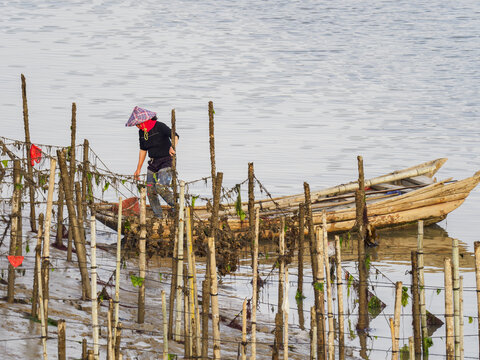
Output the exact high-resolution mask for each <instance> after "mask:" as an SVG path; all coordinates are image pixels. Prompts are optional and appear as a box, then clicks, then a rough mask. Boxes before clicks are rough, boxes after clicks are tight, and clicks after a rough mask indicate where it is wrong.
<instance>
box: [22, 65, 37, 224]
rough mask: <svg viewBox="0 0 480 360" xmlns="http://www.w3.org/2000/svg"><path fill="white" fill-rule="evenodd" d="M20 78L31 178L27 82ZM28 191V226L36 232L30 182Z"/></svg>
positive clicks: (30, 174)
mask: <svg viewBox="0 0 480 360" xmlns="http://www.w3.org/2000/svg"><path fill="white" fill-rule="evenodd" d="M21 80H22V102H23V125H24V128H25V145H26V153H27V172H28V176H29V177H30V178H33V166H32V157H31V154H30V148H31V146H32V143H31V142H30V127H29V124H28V104H27V84H26V81H25V76H24V75H23V74H21ZM28 191H29V196H30V228H31V230H32V232H37V223H36V216H35V187H34V186H33V184H32V183H29V184H28Z"/></svg>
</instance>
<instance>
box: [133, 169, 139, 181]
mask: <svg viewBox="0 0 480 360" xmlns="http://www.w3.org/2000/svg"><path fill="white" fill-rule="evenodd" d="M139 175H140V170H137V171H135V173H134V174H133V178H134V179H135V180H140V177H139Z"/></svg>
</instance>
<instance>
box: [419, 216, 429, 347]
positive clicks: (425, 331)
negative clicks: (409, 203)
mask: <svg viewBox="0 0 480 360" xmlns="http://www.w3.org/2000/svg"><path fill="white" fill-rule="evenodd" d="M417 254H418V281H419V286H420V289H419V290H420V315H421V320H422V346H423V353H424V356H425V355H426V354H427V352H428V348H427V347H426V345H427V338H428V329H427V311H426V308H425V275H424V262H423V220H419V221H418V235H417Z"/></svg>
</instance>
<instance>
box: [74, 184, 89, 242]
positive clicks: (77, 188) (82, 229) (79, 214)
mask: <svg viewBox="0 0 480 360" xmlns="http://www.w3.org/2000/svg"><path fill="white" fill-rule="evenodd" d="M74 185H75V199H76V200H77V217H78V224H79V226H80V228H79V230H80V236H81V238H82V241H83V243H84V244H85V239H86V237H85V227H84V223H85V222H84V220H85V219H84V217H83V205H82V190H81V188H80V183H79V182H75V184H74Z"/></svg>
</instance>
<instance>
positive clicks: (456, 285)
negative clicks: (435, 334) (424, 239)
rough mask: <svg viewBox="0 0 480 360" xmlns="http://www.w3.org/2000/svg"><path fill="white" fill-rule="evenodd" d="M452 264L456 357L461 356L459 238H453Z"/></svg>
mask: <svg viewBox="0 0 480 360" xmlns="http://www.w3.org/2000/svg"><path fill="white" fill-rule="evenodd" d="M452 242H453V248H452V265H453V314H454V316H453V323H454V332H455V358H456V359H459V358H460V292H459V290H460V271H459V255H458V239H453V240H452Z"/></svg>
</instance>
